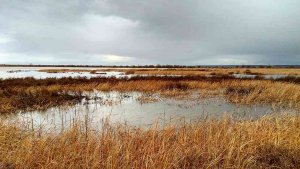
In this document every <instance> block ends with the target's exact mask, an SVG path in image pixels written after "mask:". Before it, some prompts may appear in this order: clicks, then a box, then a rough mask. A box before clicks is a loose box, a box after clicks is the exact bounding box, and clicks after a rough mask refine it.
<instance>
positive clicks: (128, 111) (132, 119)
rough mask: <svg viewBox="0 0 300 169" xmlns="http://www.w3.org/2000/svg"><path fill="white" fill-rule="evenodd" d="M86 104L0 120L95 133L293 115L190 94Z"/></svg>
mask: <svg viewBox="0 0 300 169" xmlns="http://www.w3.org/2000/svg"><path fill="white" fill-rule="evenodd" d="M86 95H88V96H89V97H90V99H89V100H86V99H83V100H82V101H81V102H80V103H77V104H76V105H74V106H63V107H55V108H50V109H48V110H46V111H33V112H20V113H17V114H9V115H2V116H1V118H2V120H6V121H10V122H11V121H14V122H18V123H24V124H25V125H26V126H27V127H28V129H43V130H45V131H47V130H52V129H55V130H57V131H60V130H62V129H66V128H69V127H70V126H72V123H74V122H80V123H81V124H88V125H89V127H92V128H93V129H96V130H97V128H98V129H99V128H100V126H101V123H102V122H103V121H106V120H109V121H110V123H111V124H114V123H119V124H124V123H126V124H128V125H130V126H137V127H147V126H151V125H152V124H154V123H157V124H158V125H167V124H174V123H178V122H185V123H190V122H195V121H199V120H200V121H201V120H208V119H222V118H224V117H231V118H234V119H237V120H242V119H244V120H245V119H246V120H249V119H252V120H255V119H258V118H260V117H263V116H266V115H280V114H295V113H297V111H295V110H292V109H287V108H280V107H276V106H273V107H272V106H271V105H259V104H254V105H239V104H234V103H230V102H228V101H226V99H224V98H222V97H216V96H214V97H201V95H200V93H198V92H192V93H190V94H189V95H187V96H184V97H182V98H170V97H164V96H161V95H160V94H144V93H139V92H125V93H124V92H122V93H120V92H93V93H90V92H89V93H86Z"/></svg>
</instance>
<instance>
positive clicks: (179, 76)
mask: <svg viewBox="0 0 300 169" xmlns="http://www.w3.org/2000/svg"><path fill="white" fill-rule="evenodd" d="M67 69H68V70H66V69H64V70H61V69H60V70H56V69H54V68H47V69H43V70H41V69H40V68H24V69H23V68H13V69H12V68H0V103H1V104H0V136H1V137H0V145H1V146H0V147H1V149H2V150H3V151H2V152H4V153H2V156H4V157H5V160H4V161H5V163H3V164H2V163H1V160H0V168H1V167H2V166H10V165H11V164H13V165H16V166H21V167H16V168H22V166H24V165H23V163H22V162H23V161H26V160H27V161H29V162H28V164H30V165H28V166H30V167H27V168H35V167H33V166H38V167H37V168H39V166H46V167H44V168H48V167H49V164H50V165H51V164H54V163H55V165H53V166H59V167H60V166H61V165H60V164H61V163H62V162H57V159H58V160H61V159H62V161H63V162H65V163H66V164H67V165H65V166H71V167H69V168H72V167H74V166H76V165H77V164H78V159H81V161H84V162H86V161H87V163H88V164H90V161H89V160H90V159H93V160H95V162H94V164H95V166H97V165H98V164H99V162H100V161H101V162H102V164H105V165H99V167H95V168H105V167H102V166H110V167H108V168H118V166H119V164H120V162H123V161H124V160H125V161H126V159H127V161H129V163H132V164H134V165H135V166H139V163H136V162H137V161H144V159H147V158H148V159H151V160H152V159H154V160H155V161H156V162H158V163H159V162H161V161H162V160H163V161H167V162H166V163H165V164H169V161H168V160H165V158H166V157H169V158H170V161H171V162H172V163H173V164H176V163H177V162H178V161H180V159H182V161H185V162H186V164H190V162H191V161H194V162H197V164H196V165H194V166H196V167H195V168H219V167H220V166H223V164H224V159H227V158H228V157H230V158H229V160H228V161H227V162H226V163H228V165H227V166H228V167H225V168H232V166H233V165H235V164H236V162H235V161H234V160H236V159H237V161H238V162H237V163H238V164H240V161H242V162H241V165H239V167H236V168H247V167H245V166H246V165H244V164H245V163H249V166H254V167H250V168H271V167H270V166H272V167H274V166H279V167H278V168H285V167H281V166H289V167H290V166H292V167H290V168H299V167H295V166H300V163H298V161H300V159H299V157H300V153H299V152H300V149H299V145H300V142H299V140H300V139H299V135H300V134H299V133H300V130H299V126H300V117H299V113H300V86H299V79H297V78H291V77H290V76H291V74H290V72H292V71H287V70H286V72H285V73H282V74H281V73H280V72H279V73H278V74H277V72H276V73H274V71H273V74H255V73H259V72H255V71H256V70H255V71H254V70H252V71H253V72H252V73H253V74H246V73H249V71H247V72H244V71H245V70H236V72H238V71H240V72H241V73H232V72H231V71H229V70H226V71H225V72H224V70H219V73H216V74H214V73H212V72H205V71H204V72H203V70H202V69H201V70H186V69H179V70H174V71H170V72H168V71H169V70H160V69H159V70H148V69H147V70H145V69H141V70H140V71H137V70H136V69H135V70H129V71H127V70H125V69H97V70H95V69H94V68H91V69H90V68H87V69H84V68H67ZM266 72H272V71H271V70H268V71H266ZM292 73H293V72H292ZM288 76H289V78H286V79H280V78H285V77H288ZM297 76H298V75H293V76H292V77H297ZM25 77H33V78H25ZM63 77H70V78H63ZM78 77H84V78H78ZM97 77H99V78H97ZM115 77H116V78H115ZM123 77H126V78H123ZM278 78H279V79H278ZM274 79H278V80H274ZM62 150H63V151H62ZM11 154H13V155H11ZM74 154H75V155H74ZM0 156H1V153H0ZM12 156H14V160H15V161H13V162H11V160H12V158H11V157H12ZM27 157H28V158H27ZM56 157H58V158H56ZM237 157H238V158H237ZM41 158H42V162H45V164H47V165H41V163H40V162H36V161H37V160H39V159H41ZM24 159H25V160H24ZM28 159H29V160H28ZM49 159H50V161H49ZM53 159H56V160H53ZM70 159H72V160H71V161H73V163H74V164H75V165H69V161H70ZM112 159H113V160H114V162H111V160H112ZM203 159H204V161H206V162H207V165H205V167H199V166H204V165H202V164H201V165H198V162H199V161H200V162H201V161H203ZM232 160H233V162H232ZM148 161H149V160H148ZM211 161H217V162H216V165H214V167H209V166H212V165H211ZM244 161H246V162H244ZM257 161H261V162H259V165H251V164H256V163H257ZM273 161H276V163H278V165H277V164H276V165H274V162H273ZM278 161H280V162H278ZM286 161H288V163H286ZM56 162H57V163H56ZM112 163H113V164H115V167H111V164H112ZM33 164H34V165H33ZM56 164H57V165H56ZM124 164H125V165H126V164H128V163H127V162H124ZM173 164H172V165H169V167H164V166H165V165H161V166H162V167H160V168H182V165H175V166H176V167H174V165H173ZM231 164H233V165H231ZM261 164H262V165H261ZM265 164H266V165H265ZM285 164H287V165H285ZM298 164H299V165H298ZM122 165H123V164H122ZM247 165H248V164H247ZM86 166H89V167H86V168H93V167H91V166H90V165H86ZM128 166H131V165H128ZM144 166H148V163H145V165H144ZM257 166H259V167H257ZM261 166H267V167H261ZM59 167H52V168H59ZM50 168H51V167H50ZM128 168H132V167H128ZM136 168H138V167H136ZM144 168H147V167H144ZM153 168H157V167H153ZM158 168H159V167H158ZM187 168H189V167H187Z"/></svg>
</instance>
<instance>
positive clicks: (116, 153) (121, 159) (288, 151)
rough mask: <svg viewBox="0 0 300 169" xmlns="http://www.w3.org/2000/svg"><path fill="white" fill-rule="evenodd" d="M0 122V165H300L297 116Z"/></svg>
mask: <svg viewBox="0 0 300 169" xmlns="http://www.w3.org/2000/svg"><path fill="white" fill-rule="evenodd" d="M21 128H22V126H13V125H6V124H3V123H1V124H0V135H1V137H0V148H1V151H0V166H1V168H300V147H299V145H300V139H299V138H300V117H299V116H294V117H293V116H285V117H265V118H262V119H260V120H257V121H233V120H231V119H230V118H224V119H223V120H220V121H204V122H196V123H193V124H186V123H180V124H179V125H177V126H166V127H164V128H163V130H161V129H157V128H156V127H155V125H154V127H152V128H151V129H148V130H145V129H141V128H132V127H129V126H124V125H118V126H111V125H103V126H102V129H101V130H100V132H95V131H92V130H85V129H81V128H80V127H79V126H78V125H74V126H73V128H72V129H69V130H68V131H63V132H61V133H59V134H55V133H52V134H49V133H48V134H45V133H41V132H39V131H37V132H32V131H24V130H22V129H21Z"/></svg>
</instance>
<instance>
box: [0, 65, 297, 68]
mask: <svg viewBox="0 0 300 169" xmlns="http://www.w3.org/2000/svg"><path fill="white" fill-rule="evenodd" d="M0 67H91V68H300V65H159V64H158V65H33V64H30V65H20V64H0Z"/></svg>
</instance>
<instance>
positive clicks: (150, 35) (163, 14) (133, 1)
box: [0, 0, 300, 65]
mask: <svg viewBox="0 0 300 169" xmlns="http://www.w3.org/2000/svg"><path fill="white" fill-rule="evenodd" d="M0 4H1V5H0V64H29V63H32V64H97V65H102V64H103V65H114V64H117V65H127V64H143V65H144V64H180V65H182V64H186V65H204V64H300V0H247V1H246V0H172V1H171V0H70V1H62V0H26V1H24V0H0Z"/></svg>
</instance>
